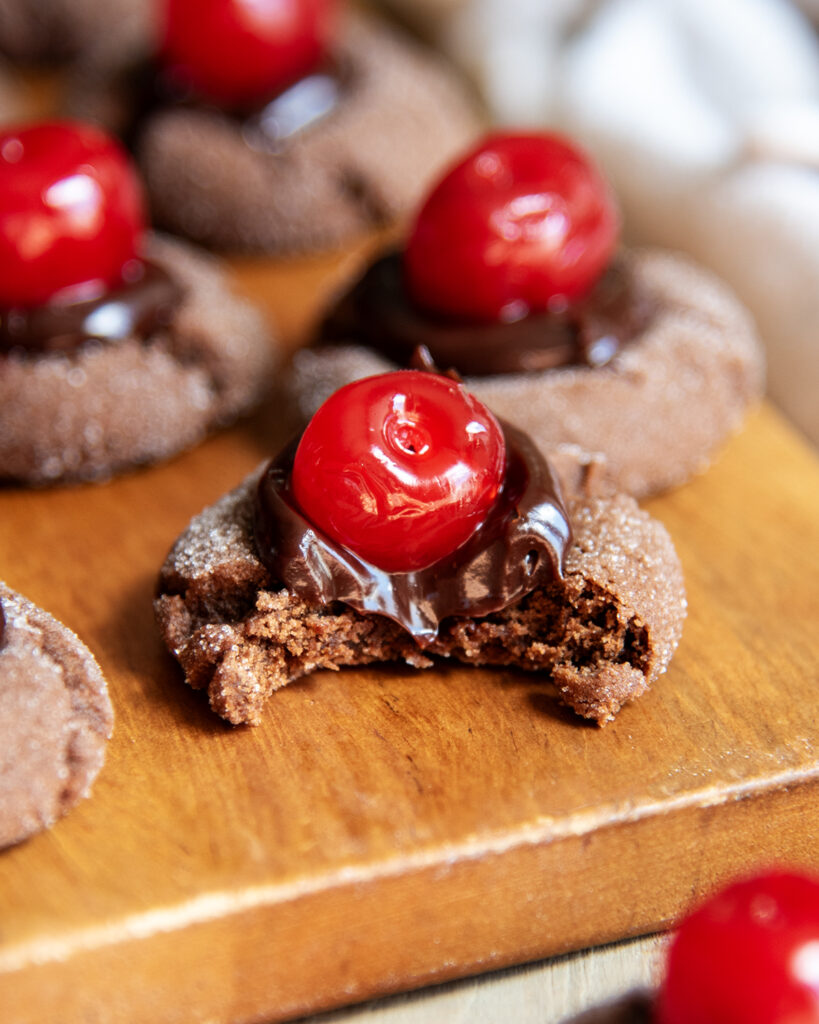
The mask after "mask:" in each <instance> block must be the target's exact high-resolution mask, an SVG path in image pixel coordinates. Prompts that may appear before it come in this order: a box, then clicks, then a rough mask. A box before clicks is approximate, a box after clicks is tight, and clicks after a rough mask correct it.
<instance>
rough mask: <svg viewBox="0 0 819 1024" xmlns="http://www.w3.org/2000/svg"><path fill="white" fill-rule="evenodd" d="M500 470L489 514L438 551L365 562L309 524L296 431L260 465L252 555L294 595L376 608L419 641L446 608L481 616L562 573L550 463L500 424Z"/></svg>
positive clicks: (558, 503)
mask: <svg viewBox="0 0 819 1024" xmlns="http://www.w3.org/2000/svg"><path fill="white" fill-rule="evenodd" d="M502 428H503V433H504V438H505V440H506V451H507V468H506V477H505V480H504V483H503V486H502V487H501V490H500V493H499V495H498V499H497V501H496V503H495V505H494V506H493V508H492V510H491V512H490V514H489V515H488V516H487V518H486V520H485V521H484V522H483V523H482V525H481V526H480V527H479V528H478V529H477V530H476V531H475V532H474V533H473V534H472V536H471V537H470V538H469V540H467V541H466V542H465V543H464V544H462V545H461V546H460V547H459V548H458V549H457V550H455V551H453V552H452V553H451V554H450V555H447V557H446V558H443V559H441V560H440V561H438V562H435V563H434V564H433V565H430V566H428V567H427V568H425V569H419V570H417V571H415V572H401V573H392V572H386V571H385V570H383V569H379V568H378V567H377V566H374V565H372V564H370V563H369V562H365V561H364V560H363V559H361V558H359V557H358V556H357V555H355V554H354V553H353V552H351V551H349V550H348V549H347V548H345V547H343V546H342V545H340V544H337V543H336V542H335V541H332V540H330V539H329V538H328V537H326V536H325V535H324V534H323V533H321V532H320V531H319V530H317V529H316V528H315V527H314V526H313V525H312V524H311V523H310V521H309V520H308V519H307V518H306V517H305V516H304V515H303V514H302V512H301V511H300V509H299V507H298V505H297V503H296V500H295V498H294V496H293V492H292V490H291V484H290V480H291V470H292V466H293V458H294V456H295V452H296V448H297V446H298V439H296V440H294V441H293V442H291V443H290V444H289V445H288V446H287V447H286V448H285V449H284V450H283V452H282V453H281V454H280V455H279V456H278V457H277V458H275V459H274V460H273V461H272V462H271V463H270V464H269V466H268V467H267V469H266V470H265V472H264V474H263V475H262V478H261V480H260V481H259V487H258V490H257V493H256V505H255V533H256V546H257V549H258V552H259V556H260V558H261V560H262V562H264V564H265V565H266V566H267V568H268V570H269V571H270V573H271V574H272V576H273V577H274V579H275V580H276V581H277V582H280V583H282V584H283V585H284V586H285V587H287V588H288V589H289V590H291V591H292V592H293V593H294V594H296V595H297V596H298V597H300V598H301V599H302V600H303V601H305V602H307V603H309V604H315V605H322V606H326V605H329V604H332V603H333V602H334V601H341V602H343V603H345V604H348V605H350V606H351V607H352V608H354V609H355V610H356V611H358V612H362V613H375V614H378V615H385V616H387V617H388V618H390V619H393V620H394V621H395V622H397V623H399V625H401V626H403V627H404V629H406V630H407V631H408V632H409V633H410V634H411V635H412V636H413V637H414V639H415V640H416V641H418V642H419V643H420V644H422V645H423V644H424V643H430V642H432V641H433V640H434V639H435V638H436V636H437V634H438V629H439V626H440V623H441V621H442V620H443V619H445V618H447V617H448V616H483V615H490V614H491V613H492V612H497V611H500V610H501V609H502V608H506V607H507V606H509V605H510V604H514V603H515V602H517V601H519V600H520V599H521V598H522V597H524V596H525V595H526V594H528V593H529V592H530V591H532V590H535V589H536V588H538V587H542V586H545V585H546V584H547V583H549V582H551V581H552V580H554V579H556V578H560V577H562V575H563V563H564V559H565V554H566V550H567V548H568V546H569V544H570V543H571V526H570V524H569V518H568V515H567V513H566V509H565V507H564V505H563V500H562V497H561V494H560V489H559V485H558V483H557V480H556V478H555V476H554V474H553V473H552V470H551V468H550V467H549V465H548V463H547V462H546V461H545V459H544V458H543V456H542V455H541V454H540V453H539V451H538V450H537V448H536V447H535V446H534V444H533V443H532V442H531V441H530V440H529V438H528V437H527V436H526V435H525V434H523V433H521V432H520V431H519V430H516V429H515V428H514V427H511V426H510V425H509V424H506V423H502Z"/></svg>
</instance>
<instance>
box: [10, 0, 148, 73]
mask: <svg viewBox="0 0 819 1024" xmlns="http://www.w3.org/2000/svg"><path fill="white" fill-rule="evenodd" d="M153 6H154V5H153V4H150V3H145V2H144V0H35V2H32V0H0V52H2V53H5V54H7V55H8V56H9V57H12V58H14V59H15V60H20V61H35V62H42V61H45V62H50V61H63V60H70V59H72V58H76V57H78V56H80V55H84V54H87V53H88V52H89V51H93V50H95V49H97V48H98V47H100V46H105V47H116V48H117V49H119V48H130V47H131V46H132V45H135V44H137V43H138V44H139V45H142V46H145V45H146V43H147V39H148V38H149V37H150V35H151V31H152V27H153V25H152V22H153V10H152V8H153Z"/></svg>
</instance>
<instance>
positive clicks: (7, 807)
mask: <svg viewBox="0 0 819 1024" xmlns="http://www.w3.org/2000/svg"><path fill="white" fill-rule="evenodd" d="M112 726H113V711H112V709H111V702H110V700H109V698H108V689H107V686H106V683H105V679H104V678H103V676H102V673H101V672H100V669H99V666H98V665H97V663H96V661H95V660H94V657H93V655H92V654H91V652H90V651H89V650H88V648H87V647H85V645H84V644H82V643H81V642H80V640H79V639H78V638H77V637H76V636H75V635H74V634H73V633H72V632H71V631H70V630H69V629H66V627H65V626H63V625H62V624H61V623H59V622H57V621H56V619H53V618H52V617H51V616H50V615H49V614H48V613H47V612H44V611H43V610H42V609H41V608H38V607H37V606H36V605H34V604H32V603H31V602H30V601H27V600H26V599H25V598H24V597H21V596H20V595H19V594H17V593H15V592H14V591H13V590H10V589H9V588H8V587H7V586H6V585H5V584H4V583H1V582H0V736H2V737H3V740H2V743H0V848H2V847H5V846H10V845H11V844H12V843H19V842H20V841H22V840H23V839H27V838H28V837H29V836H31V835H34V834H35V833H36V832H39V831H41V830H42V829H44V828H48V827H49V826H50V825H53V824H54V822H55V821H56V820H57V819H58V818H60V817H62V815H64V814H66V813H67V812H68V811H69V810H71V808H72V807H73V806H74V805H75V804H76V803H77V802H78V801H79V800H80V799H81V798H82V797H84V796H87V795H88V793H89V791H90V788H91V784H92V783H93V781H94V779H95V778H96V776H97V773H98V772H99V770H100V768H102V764H103V760H104V758H105V745H106V743H107V741H108V739H109V738H110V736H111V730H112Z"/></svg>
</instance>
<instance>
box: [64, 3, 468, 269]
mask: <svg viewBox="0 0 819 1024" xmlns="http://www.w3.org/2000/svg"><path fill="white" fill-rule="evenodd" d="M328 66H329V68H330V69H331V72H330V75H329V78H325V80H324V86H327V85H328V84H329V85H330V90H331V94H332V90H333V89H336V90H337V96H336V98H335V99H333V98H332V95H331V97H330V98H329V99H328V97H327V96H326V95H325V94H324V89H323V87H321V86H320V87H319V93H320V94H321V95H317V96H312V95H311V94H310V85H309V81H310V80H307V82H308V85H307V88H306V89H304V88H303V89H302V93H301V95H300V97H296V96H295V92H296V90H298V89H299V88H300V86H299V85H298V84H297V85H296V86H295V87H294V88H293V89H291V90H289V97H290V99H291V100H293V101H294V102H289V101H288V99H287V98H285V100H284V104H285V105H286V106H287V110H286V111H285V114H284V117H283V118H281V117H279V116H278V115H277V114H276V113H275V111H274V104H275V103H276V102H278V103H279V108H277V109H281V101H274V104H271V106H270V107H269V108H267V116H265V112H264V111H260V112H259V113H258V114H257V115H255V116H252V117H247V118H240V117H236V116H232V115H230V114H227V113H223V112H221V111H219V110H217V109H215V108H213V107H206V106H204V105H202V106H197V105H191V104H181V105H176V106H172V105H171V106H165V107H162V106H155V107H152V108H149V109H148V110H147V111H146V112H145V113H144V114H143V116H142V117H141V119H140V121H139V122H138V124H137V127H136V129H133V128H131V129H130V130H129V128H128V124H127V122H128V114H127V112H126V111H124V109H123V106H124V100H123V97H122V96H121V95H120V96H117V95H116V89H115V85H114V80H115V76H114V75H113V74H112V72H111V68H110V66H108V67H107V68H106V67H105V66H103V67H102V68H99V67H98V68H96V69H95V68H86V69H84V70H83V72H82V74H83V78H80V79H78V81H77V82H76V83H75V88H74V90H73V92H74V98H73V100H72V108H73V112H74V113H76V114H79V115H80V116H82V117H90V118H92V119H95V120H100V121H102V122H103V123H105V124H106V125H107V127H109V128H112V129H113V130H119V131H126V132H128V134H130V135H132V136H133V137H134V138H135V139H136V140H137V141H136V143H135V146H136V152H137V157H138V160H139V163H140V166H141V170H142V173H143V175H144V178H145V181H146V183H147V186H148V190H149V193H150V198H151V204H152V209H153V219H154V222H155V223H157V224H159V225H163V226H165V227H167V228H169V229H171V230H172V231H174V232H177V233H180V234H183V235H187V236H188V237H189V238H193V239H195V240H197V241H200V242H203V243H206V244H208V245H212V246H216V247H218V248H224V249H239V250H257V251H264V252H270V253H283V254H286V253H292V252H297V251H307V250H314V249H319V248H326V247H332V246H337V245H340V244H341V243H343V242H344V241H346V240H348V239H350V238H352V237H354V236H356V235H357V234H360V233H361V232H363V231H366V230H368V229H371V228H373V227H374V226H378V225H382V224H386V223H388V222H390V221H392V220H393V219H394V218H395V217H396V216H398V215H399V214H402V213H403V212H404V211H406V210H408V209H409V208H411V207H412V206H413V204H414V203H415V202H416V201H417V199H418V198H419V196H420V195H421V193H422V192H423V190H424V188H425V186H426V184H427V183H428V182H429V181H430V180H431V178H433V177H434V176H435V175H436V174H437V173H438V172H439V170H440V169H441V167H442V166H443V165H444V164H445V163H446V162H447V161H448V160H450V159H451V158H452V157H453V156H454V155H455V154H456V153H457V152H458V151H459V150H460V149H461V148H462V147H463V146H464V144H465V143H466V142H467V141H469V140H470V139H471V138H473V137H474V136H475V134H476V133H477V131H478V130H479V120H478V117H477V114H476V112H475V109H474V107H473V105H472V102H471V99H470V98H469V97H468V96H467V93H466V90H465V88H464V87H463V86H462V85H461V83H460V82H459V81H458V80H457V78H456V76H455V75H454V73H452V72H451V71H449V69H447V68H446V67H444V66H443V65H442V64H441V63H440V62H439V61H438V60H437V59H436V58H435V57H433V56H432V55H430V54H429V53H427V52H426V51H424V50H422V49H421V48H420V47H418V46H417V45H416V44H414V43H412V42H411V41H408V40H407V39H406V38H405V37H403V36H400V35H398V34H396V33H395V32H393V31H392V30H391V29H389V28H387V27H386V26H384V25H383V24H382V23H380V22H377V21H375V20H373V19H369V18H362V17H361V16H359V15H350V16H349V17H347V18H346V19H345V21H344V23H343V26H342V28H341V30H340V31H339V34H338V38H337V41H336V43H335V44H334V46H333V47H332V50H331V54H330V59H329V62H328ZM313 81H314V82H315V78H314V79H313ZM303 85H304V83H302V86H303ZM315 104H318V105H319V106H318V109H323V108H324V106H327V108H328V109H327V110H326V112H325V113H323V114H321V116H315V115H316V110H314V109H313V106H314V105H315ZM131 118H133V111H132V112H131ZM294 118H295V123H294V122H293V119H294ZM300 119H301V120H303V121H304V122H305V124H304V127H302V128H298V127H297V125H298V123H299V121H300ZM274 123H275V125H276V126H278V129H281V128H282V125H284V124H285V123H286V124H287V128H286V131H285V135H284V136H282V135H281V134H276V132H277V128H276V127H271V126H272V125H274ZM264 125H267V126H268V127H267V128H264V127H263V126H264ZM271 133H272V134H271Z"/></svg>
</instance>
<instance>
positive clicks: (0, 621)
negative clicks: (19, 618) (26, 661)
mask: <svg viewBox="0 0 819 1024" xmlns="http://www.w3.org/2000/svg"><path fill="white" fill-rule="evenodd" d="M5 643H6V613H5V611H3V602H2V601H0V651H2V650H3V647H4V645H5Z"/></svg>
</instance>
